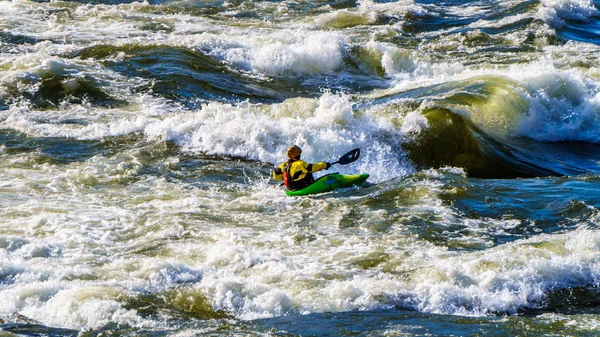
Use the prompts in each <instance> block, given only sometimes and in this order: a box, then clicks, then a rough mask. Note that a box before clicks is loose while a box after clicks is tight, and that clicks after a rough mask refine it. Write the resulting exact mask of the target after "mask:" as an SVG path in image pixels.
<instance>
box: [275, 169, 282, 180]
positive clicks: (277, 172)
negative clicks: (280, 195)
mask: <svg viewBox="0 0 600 337" xmlns="http://www.w3.org/2000/svg"><path fill="white" fill-rule="evenodd" d="M273 179H275V180H283V171H282V170H281V166H279V167H276V168H274V169H273Z"/></svg>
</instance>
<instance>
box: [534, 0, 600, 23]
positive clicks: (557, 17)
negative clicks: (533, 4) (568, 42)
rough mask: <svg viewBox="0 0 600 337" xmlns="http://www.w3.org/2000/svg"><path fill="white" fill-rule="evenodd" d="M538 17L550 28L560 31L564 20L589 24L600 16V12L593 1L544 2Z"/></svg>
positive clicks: (541, 4) (545, 0)
mask: <svg viewBox="0 0 600 337" xmlns="http://www.w3.org/2000/svg"><path fill="white" fill-rule="evenodd" d="M538 16H539V18H540V19H542V20H543V21H544V22H546V23H548V24H549V25H550V26H552V27H554V28H557V29H560V28H562V27H563V25H564V23H565V22H564V20H577V21H583V22H589V21H590V20H591V19H592V18H593V17H595V16H598V11H597V9H596V7H595V6H594V3H593V1H591V0H542V1H541V3H540V7H539V8H538Z"/></svg>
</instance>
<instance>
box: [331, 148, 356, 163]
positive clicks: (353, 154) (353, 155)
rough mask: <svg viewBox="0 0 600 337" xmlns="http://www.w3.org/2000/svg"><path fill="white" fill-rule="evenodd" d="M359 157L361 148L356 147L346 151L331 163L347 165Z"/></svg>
mask: <svg viewBox="0 0 600 337" xmlns="http://www.w3.org/2000/svg"><path fill="white" fill-rule="evenodd" d="M358 157H360V149H354V150H352V151H350V152H348V153H346V154H345V155H343V156H341V157H340V159H339V160H338V161H336V162H334V163H331V165H333V164H340V165H347V164H350V163H352V162H355V161H356V160H357V159H358Z"/></svg>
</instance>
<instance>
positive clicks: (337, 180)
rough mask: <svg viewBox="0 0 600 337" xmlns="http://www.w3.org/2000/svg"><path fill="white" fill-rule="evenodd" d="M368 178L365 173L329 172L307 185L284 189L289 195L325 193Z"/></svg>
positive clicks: (359, 182)
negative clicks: (300, 187) (295, 188)
mask: <svg viewBox="0 0 600 337" xmlns="http://www.w3.org/2000/svg"><path fill="white" fill-rule="evenodd" d="M367 178H369V175H368V174H367V173H360V174H339V173H330V174H327V175H324V176H322V177H320V178H319V179H317V180H315V182H314V183H312V184H310V185H309V186H307V187H305V188H303V189H299V190H294V191H289V190H286V191H285V194H287V195H289V196H298V195H309V194H317V193H325V192H330V191H333V190H335V189H338V188H346V187H350V186H352V185H356V184H361V183H363V182H364V181H365V180H367Z"/></svg>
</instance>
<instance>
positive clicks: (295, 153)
mask: <svg viewBox="0 0 600 337" xmlns="http://www.w3.org/2000/svg"><path fill="white" fill-rule="evenodd" d="M286 154H287V156H288V158H290V159H291V160H298V159H300V155H301V154H302V149H301V148H299V147H297V146H296V145H292V146H290V148H289V149H288V150H287V152H286Z"/></svg>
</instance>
